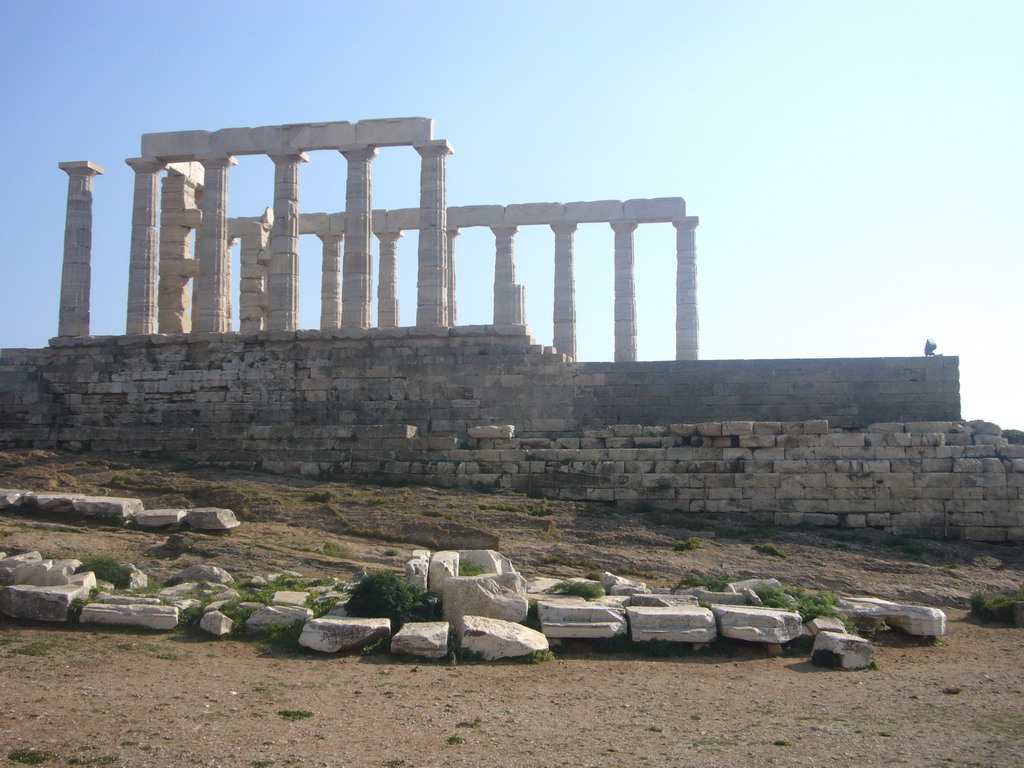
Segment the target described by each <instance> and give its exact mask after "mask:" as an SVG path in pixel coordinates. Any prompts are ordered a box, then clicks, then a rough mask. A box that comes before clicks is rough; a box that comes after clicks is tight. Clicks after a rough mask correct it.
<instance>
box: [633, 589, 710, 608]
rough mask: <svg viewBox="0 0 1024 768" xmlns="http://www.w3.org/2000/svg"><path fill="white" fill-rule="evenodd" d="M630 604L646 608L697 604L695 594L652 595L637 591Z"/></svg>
mask: <svg viewBox="0 0 1024 768" xmlns="http://www.w3.org/2000/svg"><path fill="white" fill-rule="evenodd" d="M629 605H633V606H641V607H645V608H673V607H675V606H677V605H697V598H696V597H694V596H693V595H650V594H644V593H642V592H641V593H637V594H635V595H632V596H631V597H630V598H629Z"/></svg>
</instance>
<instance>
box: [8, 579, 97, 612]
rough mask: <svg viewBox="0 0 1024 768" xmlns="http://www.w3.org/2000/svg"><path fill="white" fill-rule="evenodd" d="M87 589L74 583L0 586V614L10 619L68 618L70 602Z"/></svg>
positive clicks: (85, 592) (86, 592)
mask: <svg viewBox="0 0 1024 768" xmlns="http://www.w3.org/2000/svg"><path fill="white" fill-rule="evenodd" d="M88 594H89V590H88V589H86V588H85V587H82V586H79V585H77V584H66V585H63V586H53V587H37V586H33V585H30V584H22V585H18V586H10V587H4V588H3V589H0V613H2V614H4V615H5V616H10V617H11V618H12V619H32V620H33V621H67V620H68V609H69V608H70V607H71V602H72V601H73V600H76V599H78V598H80V597H81V598H84V597H86V596H88Z"/></svg>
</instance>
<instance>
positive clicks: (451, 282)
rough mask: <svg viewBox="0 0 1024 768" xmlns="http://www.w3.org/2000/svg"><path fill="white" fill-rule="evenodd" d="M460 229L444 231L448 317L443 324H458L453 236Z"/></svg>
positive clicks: (457, 233) (456, 234) (455, 235)
mask: <svg viewBox="0 0 1024 768" xmlns="http://www.w3.org/2000/svg"><path fill="white" fill-rule="evenodd" d="M459 233H460V230H459V229H458V228H456V229H449V230H447V231H446V235H447V236H448V246H447V250H446V252H445V255H446V256H447V258H448V266H447V267H445V274H446V276H447V279H448V290H447V294H448V319H447V321H446V322H445V325H449V326H451V325H458V324H459V317H458V312H457V311H456V304H455V282H456V281H455V238H456V237H458V236H459Z"/></svg>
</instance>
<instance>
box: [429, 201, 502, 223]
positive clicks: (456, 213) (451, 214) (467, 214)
mask: <svg viewBox="0 0 1024 768" xmlns="http://www.w3.org/2000/svg"><path fill="white" fill-rule="evenodd" d="M417 210H418V209H417ZM504 223H505V207H504V206H502V205H455V206H452V207H450V208H449V209H448V228H449V229H458V228H461V227H500V226H502V225H503V224H504Z"/></svg>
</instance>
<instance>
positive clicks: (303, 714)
mask: <svg viewBox="0 0 1024 768" xmlns="http://www.w3.org/2000/svg"><path fill="white" fill-rule="evenodd" d="M277 714H278V716H279V717H283V718H284V719H285V720H290V721H292V722H294V721H296V720H305V719H306V718H307V717H312V716H313V713H312V712H310V711H308V710H305V709H282V710H281V711H280V712H278V713H277Z"/></svg>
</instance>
